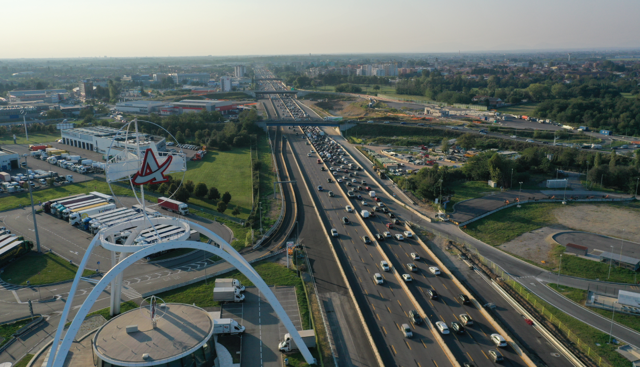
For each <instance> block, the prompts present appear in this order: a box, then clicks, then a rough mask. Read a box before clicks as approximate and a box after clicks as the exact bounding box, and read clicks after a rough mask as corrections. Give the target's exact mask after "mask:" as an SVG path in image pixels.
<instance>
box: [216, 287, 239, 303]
mask: <svg viewBox="0 0 640 367" xmlns="http://www.w3.org/2000/svg"><path fill="white" fill-rule="evenodd" d="M213 300H214V301H216V302H242V301H244V294H242V293H240V290H239V289H237V288H235V287H215V288H213Z"/></svg>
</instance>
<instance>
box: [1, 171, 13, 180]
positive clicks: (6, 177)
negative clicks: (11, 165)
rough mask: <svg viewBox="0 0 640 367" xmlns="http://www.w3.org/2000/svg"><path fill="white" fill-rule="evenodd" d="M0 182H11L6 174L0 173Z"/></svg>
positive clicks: (9, 176)
mask: <svg viewBox="0 0 640 367" xmlns="http://www.w3.org/2000/svg"><path fill="white" fill-rule="evenodd" d="M0 182H11V175H10V174H8V173H6V172H0Z"/></svg>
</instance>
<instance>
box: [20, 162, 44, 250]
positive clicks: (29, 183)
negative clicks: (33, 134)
mask: <svg viewBox="0 0 640 367" xmlns="http://www.w3.org/2000/svg"><path fill="white" fill-rule="evenodd" d="M23 157H24V166H25V169H27V157H28V155H27V154H24V155H23ZM27 186H28V187H29V198H30V199H31V214H32V215H33V228H34V230H35V232H36V246H37V248H38V253H41V251H40V236H39V235H38V223H37V222H36V208H35V207H34V206H33V193H32V191H31V175H30V174H29V171H27Z"/></svg>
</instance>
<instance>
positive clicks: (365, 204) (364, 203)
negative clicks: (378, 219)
mask: <svg viewBox="0 0 640 367" xmlns="http://www.w3.org/2000/svg"><path fill="white" fill-rule="evenodd" d="M360 204H362V206H369V204H367V202H366V201H364V200H362V202H361V203H360Z"/></svg>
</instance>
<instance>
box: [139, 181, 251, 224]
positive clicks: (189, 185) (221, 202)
mask: <svg viewBox="0 0 640 367" xmlns="http://www.w3.org/2000/svg"><path fill="white" fill-rule="evenodd" d="M168 177H169V182H164V183H162V184H160V185H157V184H155V185H149V184H147V185H145V189H146V190H149V191H153V192H157V193H159V194H161V195H173V194H174V193H175V196H174V198H175V199H176V200H178V201H182V202H183V203H188V202H189V199H190V198H191V197H192V196H193V197H196V198H198V199H201V200H205V201H210V202H212V203H214V204H215V203H217V206H216V211H218V212H219V213H224V212H225V211H226V210H227V208H228V206H229V202H230V201H231V194H230V193H229V191H225V193H224V194H222V195H220V191H218V189H217V188H216V187H214V186H211V187H207V184H205V183H204V182H199V183H198V184H194V183H193V181H191V180H188V181H186V182H184V184H183V185H182V186H180V187H179V188H178V185H179V182H178V181H177V180H176V179H174V178H173V176H168ZM231 214H232V215H234V216H237V215H239V214H240V207H238V206H237V205H236V207H235V208H234V209H233V211H232V212H231Z"/></svg>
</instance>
